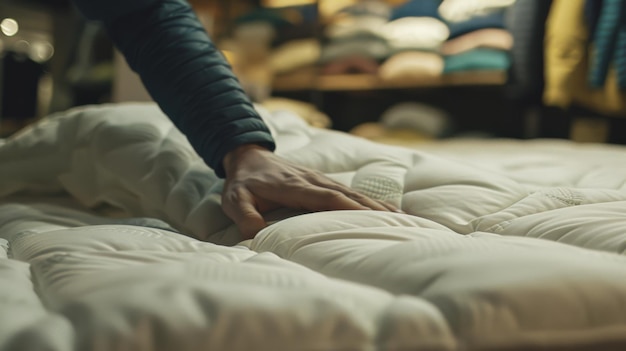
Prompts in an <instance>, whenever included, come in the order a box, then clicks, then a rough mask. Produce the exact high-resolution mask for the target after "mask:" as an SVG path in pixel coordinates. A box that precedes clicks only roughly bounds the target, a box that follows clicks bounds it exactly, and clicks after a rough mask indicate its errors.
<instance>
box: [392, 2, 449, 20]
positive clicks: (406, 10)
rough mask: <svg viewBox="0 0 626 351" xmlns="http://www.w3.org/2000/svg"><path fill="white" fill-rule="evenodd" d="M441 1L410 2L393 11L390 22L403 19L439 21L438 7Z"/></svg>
mask: <svg viewBox="0 0 626 351" xmlns="http://www.w3.org/2000/svg"><path fill="white" fill-rule="evenodd" d="M441 2H442V0H410V1H407V2H406V3H404V4H402V5H400V6H398V7H396V8H394V9H393V11H392V13H391V20H396V19H398V18H403V17H434V18H438V19H441V16H440V15H439V11H438V9H439V5H441Z"/></svg>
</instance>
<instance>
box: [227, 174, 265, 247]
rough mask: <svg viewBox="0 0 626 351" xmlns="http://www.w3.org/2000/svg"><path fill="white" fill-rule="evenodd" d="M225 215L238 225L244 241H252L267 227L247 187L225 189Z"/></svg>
mask: <svg viewBox="0 0 626 351" xmlns="http://www.w3.org/2000/svg"><path fill="white" fill-rule="evenodd" d="M222 208H223V210H224V213H226V215H227V216H228V217H229V218H230V219H231V220H232V221H233V222H235V224H236V225H237V228H238V229H239V232H241V235H242V236H243V239H252V238H254V236H255V235H256V234H257V233H258V232H259V231H260V230H261V229H263V228H265V227H266V226H267V223H265V220H264V219H263V216H262V215H261V214H260V213H259V211H258V210H257V208H256V207H255V199H254V196H253V195H252V194H251V193H250V192H249V191H248V190H247V189H246V188H245V187H236V188H230V187H228V186H227V187H225V191H224V194H223V196H222Z"/></svg>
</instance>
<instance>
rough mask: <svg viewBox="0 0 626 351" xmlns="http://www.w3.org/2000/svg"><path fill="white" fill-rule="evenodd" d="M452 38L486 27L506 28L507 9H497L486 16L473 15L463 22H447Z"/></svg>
mask: <svg viewBox="0 0 626 351" xmlns="http://www.w3.org/2000/svg"><path fill="white" fill-rule="evenodd" d="M446 24H447V25H448V28H449V29H450V39H452V38H456V37H458V36H460V35H463V34H466V33H469V32H473V31H475V30H478V29H484V28H505V27H506V23H505V11H504V10H502V11H496V12H493V13H490V14H488V15H484V16H476V17H472V18H471V19H469V20H467V21H462V22H447V23H446Z"/></svg>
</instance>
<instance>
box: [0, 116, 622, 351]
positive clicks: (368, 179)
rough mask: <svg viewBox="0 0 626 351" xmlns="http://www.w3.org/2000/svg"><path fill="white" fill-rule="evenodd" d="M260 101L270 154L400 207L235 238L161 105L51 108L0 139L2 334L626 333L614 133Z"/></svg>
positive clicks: (142, 343) (103, 338) (400, 342)
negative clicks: (302, 111) (422, 133)
mask: <svg viewBox="0 0 626 351" xmlns="http://www.w3.org/2000/svg"><path fill="white" fill-rule="evenodd" d="M259 109H260V110H261V111H262V112H263V110H262V107H259ZM263 115H264V118H265V119H266V121H267V123H268V125H269V126H270V128H271V130H272V132H273V134H274V135H275V137H276V139H277V142H278V150H277V152H278V153H279V154H281V155H282V156H283V157H285V158H287V159H289V160H291V161H293V162H297V163H299V164H303V165H306V166H308V167H312V168H315V169H319V170H321V171H323V172H324V173H326V174H328V175H329V176H330V177H332V178H334V179H336V180H337V181H340V182H343V183H345V184H348V185H350V186H352V187H353V188H355V189H358V190H359V191H361V192H363V193H365V194H367V195H369V196H372V197H374V198H377V199H382V200H386V201H390V202H393V203H395V204H396V205H398V206H401V207H402V209H403V210H404V211H405V212H406V213H405V214H400V213H383V212H374V211H332V212H320V213H301V212H296V211H292V210H279V211H276V212H274V213H271V214H269V215H268V217H269V219H270V220H271V221H272V223H273V224H272V225H270V226H269V227H267V228H266V229H264V230H263V231H262V232H260V233H259V234H258V235H257V236H256V237H255V238H254V239H253V240H249V241H244V242H242V241H241V239H240V237H239V233H238V232H237V230H236V227H235V226H234V225H233V224H232V223H231V222H230V221H229V220H228V218H227V217H226V216H225V215H224V214H223V213H222V211H221V208H220V196H219V194H220V191H221V186H222V181H221V180H219V179H218V178H217V177H215V175H214V174H213V172H212V171H211V170H210V169H209V168H207V166H206V165H204V164H203V163H202V161H201V159H200V158H199V157H198V156H197V155H196V154H195V153H194V152H193V150H192V149H191V147H190V146H189V144H188V143H187V141H186V139H185V138H184V136H182V135H181V134H180V133H179V132H178V131H177V130H176V129H175V128H174V127H173V126H172V125H171V123H170V122H169V120H168V119H167V118H166V117H165V116H163V115H162V113H161V112H160V111H159V110H158V108H156V107H155V106H154V105H151V104H127V105H105V106H98V107H86V108H81V109H76V110H72V111H69V112H65V113H62V114H59V115H55V116H51V117H49V118H47V119H45V120H43V121H41V122H40V123H38V124H37V125H35V126H33V127H32V128H29V129H28V130H26V131H24V132H22V133H20V134H19V135H17V136H14V137H12V138H11V139H9V140H7V141H6V143H4V144H0V165H1V166H0V200H1V203H0V311H2V313H0V350H16V351H17V350H80V351H82V350H177V351H178V350H228V351H237V350H242V351H243V350H285V351H292V350H293V351H298V350H303V351H304V350H307V351H309V350H310V351H313V350H316V351H317V350H342V351H343V350H363V351H374V350H398V351H405V350H533V349H537V350H609V349H615V350H623V349H626V259H625V258H624V256H623V254H624V252H625V251H626V229H625V228H626V210H625V209H626V148H624V147H619V146H608V145H591V144H587V145H581V144H574V143H572V142H568V141H548V140H544V141H502V140H494V141H460V142H459V141H457V142H447V143H435V144H432V145H427V146H424V147H423V148H421V149H420V150H412V149H408V148H400V147H393V146H386V145H381V144H376V143H372V142H369V141H366V140H364V139H359V138H356V137H352V136H349V135H347V134H344V133H340V132H334V131H330V130H322V129H316V128H312V127H310V126H308V125H306V123H305V122H303V121H302V120H301V119H299V118H298V117H297V116H294V115H293V114H292V113H289V112H287V111H276V112H274V113H272V114H269V113H265V112H264V113H263Z"/></svg>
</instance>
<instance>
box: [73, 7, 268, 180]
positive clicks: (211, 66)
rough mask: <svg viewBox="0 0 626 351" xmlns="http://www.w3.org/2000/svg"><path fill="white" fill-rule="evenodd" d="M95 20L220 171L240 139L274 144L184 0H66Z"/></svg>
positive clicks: (209, 163) (226, 64) (174, 118)
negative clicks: (227, 154)
mask: <svg viewBox="0 0 626 351" xmlns="http://www.w3.org/2000/svg"><path fill="white" fill-rule="evenodd" d="M74 2H75V4H76V5H77V7H78V8H79V10H80V11H81V12H82V13H83V14H84V15H85V16H86V17H87V18H89V19H91V20H97V21H101V22H102V23H103V24H104V26H105V28H106V30H107V32H108V34H109V36H110V37H111V39H112V41H113V43H114V44H115V46H116V47H117V48H118V49H119V50H120V51H121V52H122V54H123V55H124V57H125V58H126V61H127V62H128V64H129V66H130V67H131V68H132V69H133V70H134V71H135V72H137V73H138V74H139V76H140V77H141V79H142V81H143V83H144V85H145V86H146V89H147V90H148V92H149V93H150V95H151V96H152V98H153V99H154V100H155V101H156V102H157V103H158V104H159V106H160V107H161V109H162V110H163V112H165V114H166V115H168V116H169V117H170V118H171V120H172V121H173V122H174V124H175V125H176V126H177V127H178V129H180V130H181V131H182V132H183V133H184V134H185V135H186V136H187V138H188V139H189V142H190V143H191V145H192V146H193V147H194V149H195V150H196V151H197V152H198V154H199V155H200V156H201V157H202V158H203V159H204V161H205V162H206V163H207V164H208V165H209V166H210V167H212V168H213V169H214V170H215V171H216V173H217V174H218V175H219V176H220V177H223V176H224V169H223V166H222V160H223V158H224V156H225V155H226V153H228V152H229V151H230V150H232V149H234V148H235V147H237V146H240V145H243V144H260V145H263V146H265V147H267V148H268V149H270V150H274V148H275V144H274V140H273V139H272V136H271V134H270V132H269V130H268V129H267V126H266V125H265V123H264V122H263V121H262V120H261V118H260V116H259V115H258V113H257V111H256V110H255V109H254V107H253V106H252V103H251V102H250V100H249V98H248V97H247V95H246V94H245V93H244V91H243V90H242V88H241V86H240V84H239V82H238V80H237V78H236V77H235V76H234V74H233V73H232V70H231V68H230V66H229V65H228V63H227V62H226V60H225V59H224V57H223V56H222V54H221V52H219V50H217V49H216V48H215V46H214V44H213V43H212V41H211V40H210V38H209V37H208V35H207V33H206V32H205V30H204V28H203V26H202V24H201V23H200V22H199V21H198V19H197V17H196V15H195V13H194V12H193V10H192V8H191V7H190V5H189V4H188V3H187V2H186V1H185V0H74Z"/></svg>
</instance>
